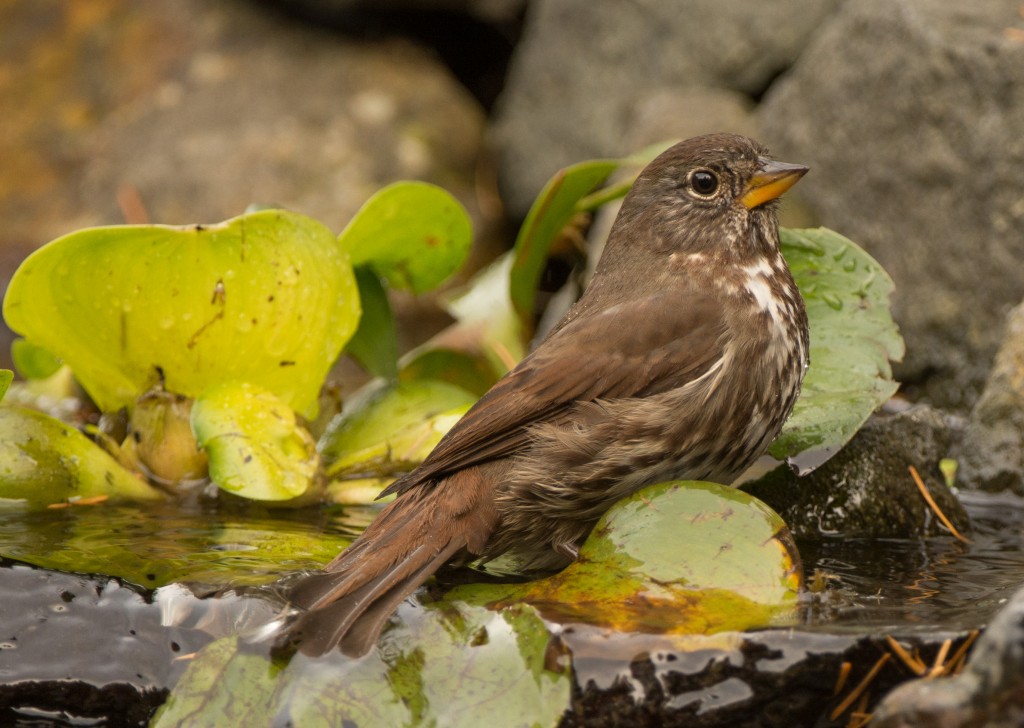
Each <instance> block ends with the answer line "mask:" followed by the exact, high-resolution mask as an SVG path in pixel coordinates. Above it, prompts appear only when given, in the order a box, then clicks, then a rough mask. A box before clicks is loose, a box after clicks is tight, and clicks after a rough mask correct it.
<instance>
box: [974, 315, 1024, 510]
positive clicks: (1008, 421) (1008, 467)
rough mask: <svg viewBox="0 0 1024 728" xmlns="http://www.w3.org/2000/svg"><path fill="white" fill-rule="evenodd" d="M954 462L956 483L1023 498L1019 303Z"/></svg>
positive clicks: (1023, 320) (1023, 322)
mask: <svg viewBox="0 0 1024 728" xmlns="http://www.w3.org/2000/svg"><path fill="white" fill-rule="evenodd" d="M957 460H958V461H959V463H960V468H959V472H958V482H960V483H962V484H963V485H964V486H965V487H968V488H976V489H980V490H991V491H999V490H1012V491H1013V492H1015V493H1017V494H1019V495H1024V303H1022V304H1020V305H1019V306H1017V307H1016V308H1015V309H1013V311H1012V312H1011V313H1010V316H1009V318H1008V323H1007V327H1006V338H1005V339H1004V340H1003V345H1002V347H1001V348H1000V350H999V354H998V355H997V356H996V361H995V365H994V366H993V368H992V373H991V375H990V376H989V379H988V383H987V384H986V385H985V390H984V391H983V392H982V394H981V398H980V399H979V400H978V403H977V405H975V407H974V410H973V411H972V412H971V417H970V419H969V421H968V423H967V427H966V429H965V430H964V438H963V443H962V445H961V447H960V448H959V451H958V455H957Z"/></svg>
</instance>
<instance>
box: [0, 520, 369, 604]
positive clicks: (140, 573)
mask: <svg viewBox="0 0 1024 728" xmlns="http://www.w3.org/2000/svg"><path fill="white" fill-rule="evenodd" d="M316 519H317V517H316V516H315V515H312V516H311V514H309V513H306V512H301V511H296V512H293V511H284V512H281V511H278V512H276V513H275V515H274V516H267V515H261V514H259V513H245V512H226V511H220V512H218V511H217V510H215V509H201V508H196V507H183V506H182V504H181V503H180V502H176V501H167V502H162V503H155V504H150V503H147V504H146V505H145V506H131V505H121V506H119V505H111V504H110V503H109V502H108V503H106V504H102V505H94V506H80V507H72V508H65V509H62V510H46V511H35V512H28V513H26V512H24V511H14V512H9V513H5V512H4V511H3V510H0V555H3V556H4V557H6V558H10V559H16V560H18V561H23V562H25V563H29V564H34V565H36V566H40V567H43V568H48V569H57V570H60V571H66V572H78V573H88V574H105V575H108V576H114V577H118V578H121V579H124V580H126V581H129V582H132V583H134V584H138V585H139V586H142V587H146V588H156V587H160V586H165V585H167V584H171V583H175V582H187V583H194V584H202V585H204V586H205V587H208V588H222V587H228V586H239V585H256V584H266V583H268V582H271V581H273V580H275V579H277V578H279V577H280V576H281V575H282V574H283V573H285V572H288V571H296V570H302V569H315V568H320V567H322V566H323V565H324V564H326V563H327V562H328V561H330V560H331V559H332V558H334V556H336V555H337V553H338V552H339V551H340V550H341V549H343V548H344V547H346V546H347V545H348V544H349V543H350V541H351V538H349V537H346V536H342V535H340V534H338V533H336V532H334V531H331V530H324V529H322V528H316V527H314V526H313V525H312V523H314V522H315V521H316Z"/></svg>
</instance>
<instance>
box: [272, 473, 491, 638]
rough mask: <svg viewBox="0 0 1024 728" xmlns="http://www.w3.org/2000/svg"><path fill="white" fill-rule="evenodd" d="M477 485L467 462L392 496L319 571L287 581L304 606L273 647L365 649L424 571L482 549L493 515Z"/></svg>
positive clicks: (422, 578)
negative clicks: (292, 582)
mask: <svg viewBox="0 0 1024 728" xmlns="http://www.w3.org/2000/svg"><path fill="white" fill-rule="evenodd" d="M483 485H484V483H483V482H482V478H481V477H480V473H479V472H478V471H477V470H476V469H475V468H473V469H470V470H464V471H460V472H458V473H456V474H455V475H453V476H451V477H449V478H448V479H446V480H444V481H442V482H440V483H437V484H436V485H435V484H430V485H426V484H425V485H422V486H418V487H417V488H414V489H413V490H410V491H409V492H408V493H405V494H403V495H401V496H399V498H398V499H396V500H395V501H394V502H393V503H391V504H390V505H388V506H387V507H386V508H385V509H384V510H383V511H381V513H380V515H379V516H378V517H377V518H376V519H375V520H374V522H373V523H371V524H370V526H369V528H367V529H366V531H365V532H364V533H363V534H362V535H361V536H360V537H359V538H358V539H356V540H355V541H354V542H353V543H352V545H351V546H349V547H348V548H347V549H345V551H343V552H342V553H341V554H339V555H338V557H337V558H335V559H334V561H332V562H331V563H330V564H328V565H327V566H326V567H325V570H324V571H323V572H321V573H317V574H311V575H309V576H306V577H303V578H302V579H300V580H299V581H298V582H297V583H296V584H295V585H294V586H293V587H292V588H291V590H290V591H289V594H288V598H289V601H290V602H291V604H292V605H294V606H296V607H299V608H302V609H305V610H306V611H305V612H303V613H301V614H300V615H298V617H297V618H296V619H295V621H294V622H293V623H292V624H290V625H289V627H288V628H287V631H286V632H285V633H284V634H282V635H281V636H280V638H279V639H278V641H277V645H276V647H277V648H278V649H286V650H290V649H294V648H298V650H299V651H301V652H302V653H303V654H307V655H313V656H315V655H321V654H324V653H326V652H328V651H330V650H332V649H334V648H335V647H336V646H340V647H341V650H342V652H344V653H345V654H347V655H350V656H353V657H356V656H359V655H363V654H365V653H367V652H369V651H370V649H371V648H372V647H373V646H374V645H375V644H376V642H377V638H378V637H379V636H380V633H381V630H382V629H383V628H384V625H385V624H386V623H387V620H388V617H390V616H391V613H392V612H394V610H395V609H397V608H398V605H399V604H401V603H402V600H404V599H405V598H406V597H407V596H409V595H410V594H411V593H412V592H413V591H415V590H416V588H417V587H419V586H420V585H421V584H423V582H425V581H426V580H427V579H428V578H429V577H430V576H431V574H433V573H434V572H435V571H437V570H438V569H439V568H440V567H441V566H443V565H444V564H446V563H447V562H449V561H451V560H452V559H453V558H454V557H456V556H458V555H460V554H479V553H481V552H482V550H483V546H484V544H485V543H486V541H487V539H488V538H489V536H490V534H491V532H492V531H493V530H494V526H495V522H496V517H495V512H494V505H493V499H492V498H491V497H490V494H489V493H488V492H487V489H486V488H484V487H481V486H483Z"/></svg>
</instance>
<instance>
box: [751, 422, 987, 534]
mask: <svg viewBox="0 0 1024 728" xmlns="http://www.w3.org/2000/svg"><path fill="white" fill-rule="evenodd" d="M952 438H953V433H952V430H951V428H950V426H949V424H948V423H947V422H946V419H945V417H943V415H941V414H940V413H939V412H937V411H936V410H933V409H931V408H930V407H927V406H924V405H921V406H918V407H914V408H912V409H910V410H907V411H905V412H902V413H900V414H896V415H891V416H884V417H876V418H874V419H871V420H868V422H867V423H866V424H865V425H864V427H863V429H861V431H860V432H858V433H857V434H856V435H855V436H854V438H853V439H852V440H851V441H850V442H849V444H848V445H847V446H846V447H845V448H843V449H842V450H841V451H840V452H839V453H838V454H837V455H836V456H835V457H833V458H832V459H831V460H829V461H828V462H826V463H825V464H824V465H822V466H821V467H820V468H818V469H817V470H815V471H814V472H812V473H811V474H809V475H806V476H804V477H797V475H796V474H795V473H793V471H792V470H791V469H790V468H789V467H786V466H782V467H779V468H776V469H775V470H773V471H772V472H770V473H768V474H767V475H765V476H764V477H762V478H761V479H759V480H757V481H755V482H753V483H749V484H746V485H744V486H742V487H743V490H745V491H747V492H748V493H750V494H752V495H754V496H756V497H758V498H760V499H761V500H763V501H764V502H765V503H767V504H768V505H770V506H771V507H772V508H773V509H775V511H776V512H778V514H779V515H780V516H782V518H783V520H785V521H786V523H787V525H788V526H789V528H790V530H791V531H792V532H793V535H794V536H795V537H796V538H797V539H798V540H799V539H817V538H821V537H822V536H823V535H825V536H858V537H862V536H870V537H875V538H908V539H912V538H924V537H928V536H935V535H939V534H944V533H948V532H947V531H946V530H945V528H944V526H942V525H941V523H940V522H939V520H938V519H937V518H936V517H935V515H934V514H933V513H932V511H931V509H930V508H929V507H928V505H927V503H926V502H925V500H924V499H923V498H922V496H921V493H920V491H919V490H918V488H917V486H916V485H915V484H914V481H913V480H912V478H911V475H910V473H909V472H908V469H907V468H908V466H910V465H913V466H914V467H915V468H916V469H917V471H918V473H919V474H920V475H921V477H922V479H923V480H924V482H925V485H926V486H927V487H928V490H929V492H930V493H931V495H932V497H933V498H934V499H935V501H936V503H937V504H938V505H939V508H941V509H942V511H943V512H944V513H945V514H946V516H947V517H948V518H949V519H950V520H951V521H952V522H953V525H955V526H956V527H957V528H958V529H959V530H961V531H963V530H966V529H967V527H968V518H967V513H966V511H964V508H963V506H962V505H961V504H960V502H959V501H958V500H957V498H956V496H954V495H953V493H952V492H951V491H950V490H949V488H948V487H946V485H945V483H944V481H943V479H942V476H941V473H940V472H939V468H938V464H939V460H940V459H942V458H944V457H947V456H948V455H949V450H950V448H951V444H952Z"/></svg>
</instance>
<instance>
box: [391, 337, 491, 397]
mask: <svg viewBox="0 0 1024 728" xmlns="http://www.w3.org/2000/svg"><path fill="white" fill-rule="evenodd" d="M436 343H437V342H435V344H436ZM400 363H401V365H402V368H401V370H400V371H399V373H398V376H399V379H400V380H401V381H403V382H412V381H415V380H417V379H435V380H438V381H442V382H448V384H453V385H455V386H457V387H460V388H461V389H465V390H466V391H468V392H472V393H473V394H475V395H476V396H477V397H482V396H483V395H484V393H485V392H487V390H488V389H490V388H491V387H493V386H494V383H495V382H496V381H498V374H497V372H495V371H494V367H493V366H491V364H490V362H488V361H487V358H486V357H483V356H480V355H473V354H469V353H467V352H464V351H457V350H455V349H448V348H431V347H429V346H428V347H423V348H420V349H414V350H413V351H411V352H409V354H407V355H406V356H404V357H402V360H401V362H400Z"/></svg>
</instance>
